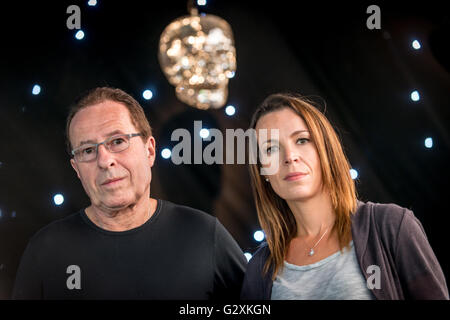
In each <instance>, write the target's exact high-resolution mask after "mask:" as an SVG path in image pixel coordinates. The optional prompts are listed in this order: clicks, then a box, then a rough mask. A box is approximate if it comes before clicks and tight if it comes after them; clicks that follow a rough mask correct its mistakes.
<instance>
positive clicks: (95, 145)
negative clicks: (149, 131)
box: [71, 133, 142, 162]
mask: <svg viewBox="0 0 450 320" xmlns="http://www.w3.org/2000/svg"><path fill="white" fill-rule="evenodd" d="M139 136H140V137H142V133H128V134H127V133H125V134H117V135H114V136H111V137H109V138H108V139H105V140H104V141H102V142H99V143H85V144H83V145H81V146H79V147H78V148H75V149H73V150H72V151H71V154H72V158H73V159H74V161H76V162H91V161H94V160H96V159H97V156H98V147H99V146H100V145H104V146H105V148H106V150H108V152H111V153H119V152H122V151H125V150H127V149H128V148H129V147H130V143H129V142H130V140H131V138H134V137H139ZM119 137H128V147H126V148H125V149H123V150H121V151H111V150H110V149H109V147H108V146H107V144H106V142H110V141H112V140H114V139H117V138H119ZM86 145H88V146H91V147H95V158H93V159H92V160H89V161H78V160H76V158H75V152H76V151H78V150H79V149H81V148H85V147H86Z"/></svg>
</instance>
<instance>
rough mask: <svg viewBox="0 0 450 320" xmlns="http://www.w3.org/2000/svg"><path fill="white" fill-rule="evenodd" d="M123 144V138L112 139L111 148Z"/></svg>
mask: <svg viewBox="0 0 450 320" xmlns="http://www.w3.org/2000/svg"><path fill="white" fill-rule="evenodd" d="M124 142H125V139H124V138H115V139H113V140H112V141H111V144H112V145H113V146H117V145H119V144H122V143H124Z"/></svg>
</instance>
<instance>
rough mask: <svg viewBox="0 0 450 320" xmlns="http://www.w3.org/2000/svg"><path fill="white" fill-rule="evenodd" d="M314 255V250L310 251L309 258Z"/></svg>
mask: <svg viewBox="0 0 450 320" xmlns="http://www.w3.org/2000/svg"><path fill="white" fill-rule="evenodd" d="M313 254H314V249H311V250H310V251H309V254H308V255H309V256H310V257H311V256H312V255H313Z"/></svg>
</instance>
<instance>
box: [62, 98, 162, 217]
mask: <svg viewBox="0 0 450 320" xmlns="http://www.w3.org/2000/svg"><path fill="white" fill-rule="evenodd" d="M69 133H70V142H71V144H72V147H73V148H74V149H75V148H78V147H79V146H81V145H82V144H84V143H85V142H87V143H99V142H102V141H104V140H105V139H108V138H109V137H111V136H115V135H118V134H130V133H139V132H138V131H137V129H136V128H135V126H134V125H133V124H132V122H131V119H130V114H129V111H128V109H127V108H126V107H125V106H124V105H123V104H121V103H118V102H114V101H110V100H106V101H103V102H101V103H99V104H96V105H92V106H89V107H87V108H84V109H82V110H81V111H79V112H78V113H77V114H75V116H74V117H73V119H72V122H71V124H70V128H69ZM129 142H130V145H129V147H128V149H126V150H124V151H122V152H119V153H111V152H109V151H108V150H107V149H106V148H105V146H104V145H100V146H99V147H98V154H97V158H96V159H95V160H93V161H91V162H76V161H75V160H74V159H71V160H70V163H71V165H72V167H73V168H74V170H75V171H76V172H77V175H78V178H80V180H81V183H82V185H83V187H84V190H85V191H86V193H87V195H88V196H89V198H90V199H91V203H92V205H93V206H94V207H97V208H100V209H102V210H104V211H116V210H120V209H124V208H126V207H130V206H133V205H134V204H136V203H137V202H138V201H139V200H140V199H142V197H146V198H149V197H150V182H151V167H152V166H153V163H154V160H155V139H154V138H153V137H150V138H149V139H148V141H146V142H145V143H144V142H143V141H142V139H141V137H134V138H131V139H130V141H129Z"/></svg>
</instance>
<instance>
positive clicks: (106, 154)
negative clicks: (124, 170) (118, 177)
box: [97, 144, 115, 168]
mask: <svg viewBox="0 0 450 320" xmlns="http://www.w3.org/2000/svg"><path fill="white" fill-rule="evenodd" d="M97 163H98V166H99V167H101V168H108V167H110V166H112V165H114V163H115V159H114V155H113V153H111V152H110V151H109V150H108V149H106V147H105V145H104V144H101V145H99V146H98V147H97Z"/></svg>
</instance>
